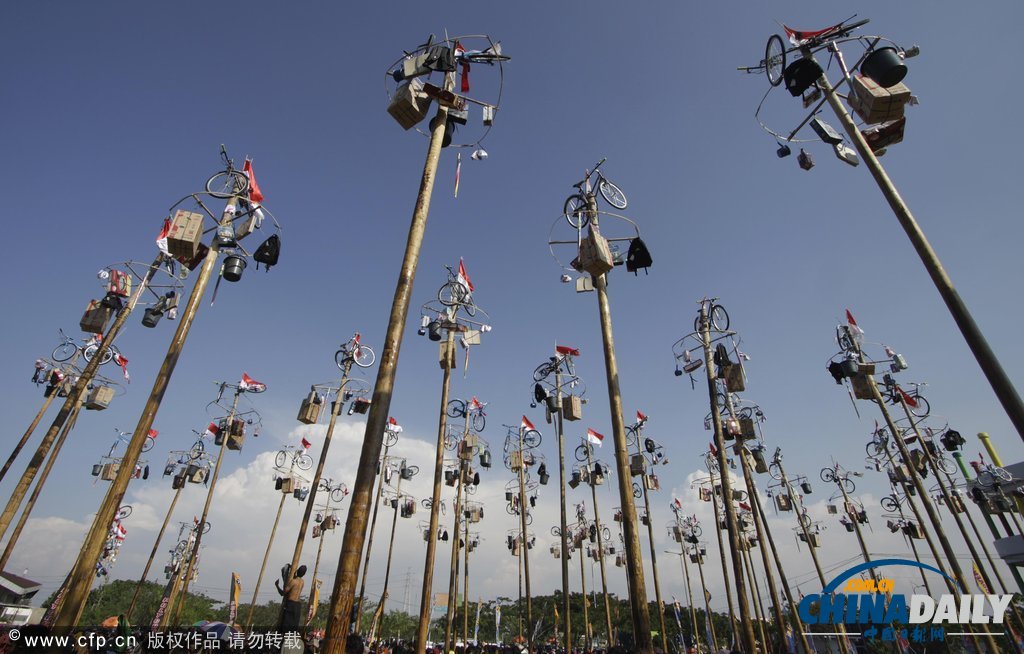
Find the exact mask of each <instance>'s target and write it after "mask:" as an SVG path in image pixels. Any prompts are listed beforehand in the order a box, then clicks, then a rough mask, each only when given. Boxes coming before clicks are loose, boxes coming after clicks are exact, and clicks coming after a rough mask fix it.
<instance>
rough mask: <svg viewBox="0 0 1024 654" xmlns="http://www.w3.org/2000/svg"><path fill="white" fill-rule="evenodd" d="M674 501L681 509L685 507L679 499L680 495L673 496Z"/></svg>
mask: <svg viewBox="0 0 1024 654" xmlns="http://www.w3.org/2000/svg"><path fill="white" fill-rule="evenodd" d="M672 501H673V502H674V503H675V505H676V507H678V508H680V509H681V508H683V503H682V502H680V501H679V498H678V497H674V498H672Z"/></svg>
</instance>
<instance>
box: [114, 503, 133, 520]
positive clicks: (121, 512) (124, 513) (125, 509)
mask: <svg viewBox="0 0 1024 654" xmlns="http://www.w3.org/2000/svg"><path fill="white" fill-rule="evenodd" d="M131 514H132V505H131V504H125V505H124V506H122V507H121V508H120V509H118V510H117V516H115V518H114V519H115V520H124V519H125V518H127V517H128V516H130V515H131Z"/></svg>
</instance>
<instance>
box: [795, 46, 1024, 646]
mask: <svg viewBox="0 0 1024 654" xmlns="http://www.w3.org/2000/svg"><path fill="white" fill-rule="evenodd" d="M829 50H830V51H831V52H832V53H833V54H834V55H835V56H836V60H837V61H838V62H839V66H840V69H841V70H842V72H843V77H844V78H845V80H846V82H847V83H848V84H849V83H851V82H850V72H849V71H848V70H847V68H846V63H845V62H844V61H843V53H842V51H840V50H839V46H838V45H836V44H835V43H834V42H833V43H831V44H829ZM803 54H804V57H806V58H809V59H810V60H811V61H814V57H813V56H812V54H811V52H810V50H809V49H807V48H804V49H803ZM815 63H817V62H815ZM817 84H818V86H819V87H820V88H821V90H822V92H824V94H825V98H826V100H828V103H829V106H831V107H832V110H833V111H834V112H835V114H836V117H837V118H838V119H839V122H840V124H842V126H843V129H844V130H846V133H847V135H848V136H849V137H850V141H851V142H852V143H853V146H854V147H855V148H856V149H857V153H858V154H859V155H860V158H861V159H862V160H863V161H864V165H865V166H866V167H867V169H868V172H870V173H871V176H872V177H873V178H874V180H875V183H876V184H878V188H879V190H881V192H882V195H883V196H884V197H885V200H886V202H888V203H889V207H890V208H891V209H892V211H893V213H894V214H895V215H896V219H897V220H898V221H899V223H900V226H901V227H902V228H903V231H904V232H906V234H907V237H908V238H909V239H910V242H911V244H912V245H913V246H914V250H915V251H916V252H917V255H918V257H920V259H921V263H923V264H924V267H925V270H927V271H928V275H929V276H930V277H931V279H932V282H933V283H934V284H935V288H936V289H937V290H938V291H939V295H940V296H941V297H942V300H943V302H945V303H946V307H947V308H948V309H949V312H950V314H952V316H953V320H954V321H955V322H956V325H957V327H958V328H959V329H960V333H961V334H963V336H964V340H966V341H967V346H968V347H970V349H971V353H972V354H974V358H975V359H976V360H977V361H978V365H980V366H981V370H982V372H983V373H984V374H985V378H986V379H987V380H988V382H989V384H990V385H991V386H992V390H994V391H995V393H996V397H998V398H999V402H1000V404H1002V405H1003V409H1004V410H1005V411H1006V414H1007V415H1008V416H1009V418H1010V422H1012V423H1013V426H1014V427H1015V428H1016V430H1017V434H1018V435H1019V436H1020V437H1021V439H1024V402H1021V399H1020V395H1019V394H1018V393H1017V390H1016V389H1015V388H1014V386H1013V383H1012V382H1011V381H1010V378H1009V376H1008V375H1007V374H1006V371H1005V370H1003V367H1002V365H1001V364H1000V363H999V360H998V359H997V358H996V355H995V353H994V352H993V351H992V348H991V347H990V346H989V344H988V341H986V340H985V336H984V334H982V333H981V329H980V328H979V327H978V324H977V323H976V322H975V321H974V317H973V316H972V315H971V313H970V311H969V310H968V309H967V305H966V304H965V303H964V301H963V299H961V297H960V294H959V293H958V292H957V290H956V288H955V287H954V286H953V281H952V280H951V279H950V278H949V275H948V274H946V270H945V269H944V268H943V266H942V262H941V261H939V257H938V255H937V254H936V253H935V250H933V249H932V246H931V244H930V243H929V242H928V239H927V238H926V237H925V235H924V232H923V231H921V227H920V225H918V224H917V220H915V218H914V215H913V214H912V213H911V212H910V207H908V206H907V203H906V202H904V201H903V198H902V197H901V196H900V194H899V191H897V190H896V185H895V184H893V182H892V180H891V179H889V175H888V174H887V173H886V172H885V169H884V168H883V167H882V164H881V163H879V161H878V157H876V156H875V153H874V152H873V151H872V150H871V148H870V147H869V146H868V144H867V141H865V140H864V136H863V135H862V134H861V133H860V130H859V129H858V128H857V125H856V123H854V122H853V118H851V117H850V113H849V112H848V111H847V110H846V107H844V106H843V103H842V101H841V100H840V98H839V96H838V95H837V94H836V92H835V89H833V88H832V85H831V84H830V83H829V81H828V77H827V76H826V75H825V74H824V73H822V74H821V76H820V77H819V78H818V82H817ZM851 88H852V87H851ZM940 538H941V536H940ZM990 639H991V637H990Z"/></svg>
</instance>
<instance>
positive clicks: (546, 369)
mask: <svg viewBox="0 0 1024 654" xmlns="http://www.w3.org/2000/svg"><path fill="white" fill-rule="evenodd" d="M556 367H557V366H556V364H554V363H542V364H540V365H539V366H537V369H536V370H534V371H533V381H543V380H544V379H546V378H547V377H549V376H551V373H553V372H554V371H555V369H556Z"/></svg>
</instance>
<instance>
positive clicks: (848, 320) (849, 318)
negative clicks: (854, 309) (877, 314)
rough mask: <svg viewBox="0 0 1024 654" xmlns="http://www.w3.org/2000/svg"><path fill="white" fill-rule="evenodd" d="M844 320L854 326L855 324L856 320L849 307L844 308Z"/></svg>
mask: <svg viewBox="0 0 1024 654" xmlns="http://www.w3.org/2000/svg"><path fill="white" fill-rule="evenodd" d="M846 322H848V323H849V324H851V325H853V326H854V327H856V326H857V321H856V320H854V319H853V314H852V313H850V310H849V309H847V310H846Z"/></svg>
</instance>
